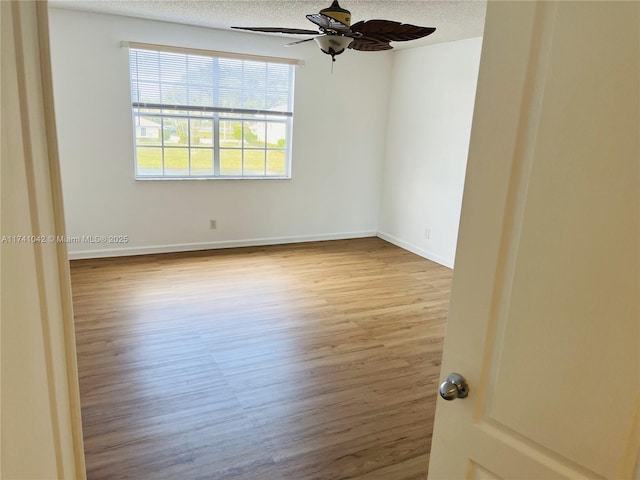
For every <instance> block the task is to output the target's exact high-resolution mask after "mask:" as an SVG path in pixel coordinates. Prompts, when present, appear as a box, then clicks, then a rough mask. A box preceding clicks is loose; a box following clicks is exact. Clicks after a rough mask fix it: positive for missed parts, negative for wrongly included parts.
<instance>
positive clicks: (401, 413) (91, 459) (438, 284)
mask: <svg viewBox="0 0 640 480" xmlns="http://www.w3.org/2000/svg"><path fill="white" fill-rule="evenodd" d="M71 274H72V286H73V300H74V309H75V320H76V338H77V350H78V364H79V365H78V367H79V375H80V391H81V404H82V422H83V429H84V440H85V452H86V460H87V474H88V477H89V479H90V480H97V479H109V480H113V479H124V478H128V479H144V480H147V479H197V480H204V479H211V480H212V479H234V480H238V479H239V480H245V479H246V480H249V479H260V480H307V479H309V480H310V479H318V480H321V479H367V480H409V479H423V478H426V473H427V468H428V462H429V447H430V441H431V431H432V425H433V416H434V408H435V399H436V393H437V391H436V390H437V383H438V379H439V371H440V358H441V350H442V337H443V334H444V326H445V320H446V316H447V308H448V303H449V291H450V283H451V276H452V272H451V270H449V269H447V268H445V267H442V266H440V265H437V264H435V263H433V262H430V261H428V260H425V259H423V258H421V257H418V256H416V255H414V254H412V253H409V252H407V251H404V250H402V249H400V248H398V247H395V246H393V245H391V244H389V243H387V242H385V241H383V240H380V239H378V238H367V239H357V240H344V241H331V242H314V243H303V244H295V245H282V246H270V247H259V248H258V247H255V248H254V247H252V248H239V249H228V250H213V251H206V252H192V253H182V254H167V255H146V256H138V257H123V258H111V259H96V260H79V261H73V262H72V266H71Z"/></svg>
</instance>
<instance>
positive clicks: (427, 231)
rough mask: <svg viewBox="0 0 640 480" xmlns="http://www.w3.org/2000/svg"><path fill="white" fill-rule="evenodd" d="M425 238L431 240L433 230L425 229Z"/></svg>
mask: <svg viewBox="0 0 640 480" xmlns="http://www.w3.org/2000/svg"><path fill="white" fill-rule="evenodd" d="M424 238H426V239H427V240H429V239H430V238H431V229H430V228H429V227H427V228H425V229H424Z"/></svg>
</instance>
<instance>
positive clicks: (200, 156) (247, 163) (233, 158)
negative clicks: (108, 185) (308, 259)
mask: <svg viewBox="0 0 640 480" xmlns="http://www.w3.org/2000/svg"><path fill="white" fill-rule="evenodd" d="M243 152H244V174H245V175H263V174H264V171H265V162H266V171H267V172H266V173H267V176H268V175H284V174H285V172H286V169H285V152H284V151H283V150H267V151H266V156H265V151H264V150H242V149H239V148H221V149H220V174H221V175H242V173H243V171H242V167H243V162H242V156H243ZM265 157H266V158H265ZM137 163H138V171H139V172H145V173H147V172H148V173H149V174H153V175H162V149H161V148H158V147H142V146H139V147H138V149H137ZM165 171H166V173H167V174H169V175H189V149H187V148H166V149H165ZM143 174H144V173H143ZM191 174H192V175H212V174H213V150H211V149H196V148H194V149H191Z"/></svg>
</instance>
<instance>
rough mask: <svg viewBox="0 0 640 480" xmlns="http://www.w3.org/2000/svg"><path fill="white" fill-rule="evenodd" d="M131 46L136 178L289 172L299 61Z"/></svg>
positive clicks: (270, 175)
mask: <svg viewBox="0 0 640 480" xmlns="http://www.w3.org/2000/svg"><path fill="white" fill-rule="evenodd" d="M129 46H130V49H129V67H130V76H131V101H132V103H131V105H132V111H133V124H134V135H135V174H136V178H139V179H140V178H178V179H181V178H289V177H290V171H291V168H290V164H291V133H292V123H293V77H294V64H295V63H297V61H295V60H287V59H272V58H268V57H254V56H251V57H249V56H245V55H238V54H225V53H221V52H207V51H201V50H197V51H192V50H188V51H187V50H183V49H179V48H173V47H158V46H146V45H144V44H129ZM152 47H153V48H152ZM285 62H287V63H285Z"/></svg>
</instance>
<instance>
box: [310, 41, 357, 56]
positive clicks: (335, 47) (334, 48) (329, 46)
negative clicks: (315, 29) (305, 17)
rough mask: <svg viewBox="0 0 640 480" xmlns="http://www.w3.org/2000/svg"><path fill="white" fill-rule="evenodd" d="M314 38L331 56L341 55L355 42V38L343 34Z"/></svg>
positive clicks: (321, 48)
mask: <svg viewBox="0 0 640 480" xmlns="http://www.w3.org/2000/svg"><path fill="white" fill-rule="evenodd" d="M314 40H315V41H316V43H317V44H318V45H319V46H320V50H322V51H323V52H324V53H326V54H327V55H331V58H333V57H335V56H336V55H340V54H341V53H342V52H344V51H345V49H346V48H347V47H348V46H349V44H350V43H351V42H353V38H351V37H343V36H341V35H323V36H321V37H316V38H315V39H314ZM334 60H335V59H334Z"/></svg>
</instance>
